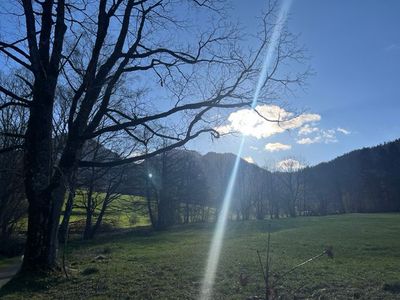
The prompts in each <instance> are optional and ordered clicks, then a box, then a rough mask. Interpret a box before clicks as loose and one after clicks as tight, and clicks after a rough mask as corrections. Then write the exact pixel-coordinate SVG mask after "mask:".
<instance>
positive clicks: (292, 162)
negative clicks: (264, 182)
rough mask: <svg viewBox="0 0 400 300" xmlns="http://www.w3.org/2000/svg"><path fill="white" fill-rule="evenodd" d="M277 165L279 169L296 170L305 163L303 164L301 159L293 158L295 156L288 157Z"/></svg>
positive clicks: (301, 167) (285, 170)
mask: <svg viewBox="0 0 400 300" xmlns="http://www.w3.org/2000/svg"><path fill="white" fill-rule="evenodd" d="M276 167H277V169H278V170H279V171H282V172H295V171H298V170H300V169H303V168H304V167H305V165H303V164H302V163H301V162H300V161H298V160H296V159H293V158H287V159H284V160H281V161H279V162H278V163H277V164H276Z"/></svg>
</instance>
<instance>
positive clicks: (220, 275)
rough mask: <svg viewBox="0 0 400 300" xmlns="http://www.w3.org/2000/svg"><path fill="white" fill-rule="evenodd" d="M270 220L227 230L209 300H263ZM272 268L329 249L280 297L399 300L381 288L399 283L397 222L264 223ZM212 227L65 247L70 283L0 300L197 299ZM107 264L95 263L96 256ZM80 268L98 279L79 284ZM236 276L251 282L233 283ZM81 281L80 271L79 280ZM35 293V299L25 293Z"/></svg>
mask: <svg viewBox="0 0 400 300" xmlns="http://www.w3.org/2000/svg"><path fill="white" fill-rule="evenodd" d="M269 223H270V222H269V221H248V222H233V223H229V224H228V230H227V235H226V238H225V242H224V245H223V249H222V254H221V260H220V267H219V269H218V272H217V276H216V283H215V294H214V296H215V299H241V300H242V299H246V297H248V296H254V295H262V294H263V284H262V276H261V273H260V271H259V265H258V262H257V256H256V249H258V250H262V249H264V248H265V245H266V237H267V228H268V226H269ZM271 230H272V234H271V243H272V259H273V260H272V269H273V271H282V270H287V269H288V268H290V267H291V266H293V265H295V264H297V263H299V262H301V261H303V260H304V259H307V258H309V257H311V256H313V255H315V254H318V253H320V252H321V251H322V250H323V249H324V248H325V247H326V246H328V245H331V246H333V251H334V254H335V258H334V259H333V260H331V259H328V258H326V257H324V258H321V259H319V260H316V261H314V262H312V263H310V264H307V265H306V266H304V267H303V268H301V269H299V270H297V271H296V272H294V273H292V274H290V275H289V276H288V277H287V279H286V280H285V281H283V282H282V284H280V285H279V286H277V288H278V292H279V293H280V294H281V295H287V296H288V297H289V296H290V297H291V298H290V299H293V296H294V295H296V296H298V297H308V298H313V299H333V298H336V299H353V298H360V299H397V298H400V294H395V293H392V292H389V291H387V290H385V288H384V287H385V284H394V285H396V284H398V283H400V274H399V271H398V270H400V252H399V249H400V240H399V239H398V233H399V232H400V215H399V214H371V215H340V216H328V217H305V218H293V219H281V220H274V221H272V223H271ZM212 231H213V226H212V225H210V224H205V225H189V226H184V227H181V228H180V227H178V228H175V229H173V230H171V231H169V232H162V233H152V234H150V235H148V234H147V233H142V234H141V236H138V235H137V234H133V233H129V234H128V233H127V234H123V235H114V236H107V235H103V236H101V237H99V238H98V239H96V240H94V241H90V242H73V243H72V244H70V249H69V253H68V255H67V261H68V263H69V264H71V268H72V269H76V271H73V273H72V277H71V279H70V280H67V279H65V278H62V277H59V278H57V279H56V280H54V279H52V278H48V277H47V278H42V279H37V280H36V281H34V282H32V281H30V280H31V279H29V281H28V282H27V283H24V284H18V285H15V286H14V287H13V286H10V287H9V288H14V289H15V293H14V294H11V295H7V296H4V295H3V296H4V299H24V298H32V299H63V297H65V298H67V299H87V298H96V299H196V297H197V296H198V294H199V289H200V284H201V280H202V275H203V272H204V268H205V263H206V260H207V251H208V248H209V243H210V240H211V236H212ZM103 253H106V254H104V255H105V256H106V259H105V260H96V259H95V257H96V256H97V255H99V254H103ZM88 268H96V269H98V272H97V273H96V272H95V273H93V274H90V275H86V276H84V275H82V272H84V271H85V270H86V269H88ZM241 272H244V273H246V274H249V275H250V280H249V283H248V284H247V285H246V286H241V285H240V284H239V283H238V279H239V275H240V273H241ZM84 273H85V272H84ZM32 287H35V288H34V289H35V290H34V291H32V290H30V288H32Z"/></svg>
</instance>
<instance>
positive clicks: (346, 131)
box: [336, 127, 351, 135]
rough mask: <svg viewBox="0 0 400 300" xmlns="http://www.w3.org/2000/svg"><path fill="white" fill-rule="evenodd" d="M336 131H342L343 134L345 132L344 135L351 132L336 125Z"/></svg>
mask: <svg viewBox="0 0 400 300" xmlns="http://www.w3.org/2000/svg"><path fill="white" fill-rule="evenodd" d="M336 130H337V131H338V132H340V133H343V134H345V135H349V134H350V133H351V131H349V130H347V129H344V128H341V127H338V129H336Z"/></svg>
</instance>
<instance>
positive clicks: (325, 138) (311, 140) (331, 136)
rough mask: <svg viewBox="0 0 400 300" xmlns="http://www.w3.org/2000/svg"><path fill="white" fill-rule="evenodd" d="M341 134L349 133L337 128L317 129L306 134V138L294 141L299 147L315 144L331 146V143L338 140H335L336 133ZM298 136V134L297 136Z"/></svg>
mask: <svg viewBox="0 0 400 300" xmlns="http://www.w3.org/2000/svg"><path fill="white" fill-rule="evenodd" d="M339 129H342V130H344V131H346V132H347V133H344V132H343V131H342V130H339ZM337 132H341V133H343V134H350V132H349V131H347V130H345V129H343V128H338V129H319V128H317V130H314V131H313V133H310V134H307V135H308V137H304V138H301V139H298V140H297V141H296V143H297V144H300V145H310V144H315V143H325V144H331V143H337V142H338V139H337V138H336V133H337ZM299 135H300V134H299Z"/></svg>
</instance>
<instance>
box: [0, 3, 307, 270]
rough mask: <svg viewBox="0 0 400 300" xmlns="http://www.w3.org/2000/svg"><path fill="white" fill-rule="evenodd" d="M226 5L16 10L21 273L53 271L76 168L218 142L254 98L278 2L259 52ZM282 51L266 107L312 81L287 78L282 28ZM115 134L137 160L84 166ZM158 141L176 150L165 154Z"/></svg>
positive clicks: (292, 46)
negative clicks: (226, 122) (219, 126)
mask: <svg viewBox="0 0 400 300" xmlns="http://www.w3.org/2000/svg"><path fill="white" fill-rule="evenodd" d="M220 3H221V1H201V2H200V1H195V0H193V1H191V0H186V1H183V0H182V1H168V0H140V1H139V0H128V1H123V0H114V1H107V0H100V1H97V2H96V1H85V0H81V1H68V0H59V1H54V0H43V1H32V0H22V1H14V3H13V4H15V5H12V6H10V9H9V10H8V11H10V10H11V13H10V15H9V17H8V20H7V22H12V24H15V26H16V27H18V28H17V29H18V30H17V31H16V33H15V35H14V36H13V35H12V34H10V35H9V36H7V37H6V38H2V39H1V41H0V52H1V53H2V55H3V56H4V57H6V58H7V60H8V69H9V70H10V74H9V75H10V76H12V75H14V72H13V70H14V69H15V68H16V67H17V66H18V67H22V68H24V69H26V71H27V72H28V73H29V74H30V76H28V77H23V76H22V77H21V76H20V77H18V78H19V80H22V81H23V82H24V83H25V84H26V86H27V87H29V89H30V92H29V93H27V94H26V93H17V92H13V91H11V90H9V89H8V88H7V87H5V86H3V85H2V86H0V92H1V93H3V94H4V95H7V96H9V97H10V98H11V99H12V100H11V101H10V102H9V103H8V104H7V105H9V106H20V107H25V108H26V109H27V110H28V111H29V120H28V123H27V128H26V131H25V133H24V145H23V146H24V150H25V151H24V182H25V193H26V196H27V199H28V202H29V218H28V232H27V242H26V247H25V256H24V262H23V267H22V270H38V269H48V268H53V267H55V266H56V253H57V252H56V249H57V231H58V224H59V219H60V212H61V208H62V205H63V202H64V195H65V192H66V189H67V187H66V186H67V185H66V183H67V182H69V181H70V180H71V177H72V176H74V175H73V174H74V173H75V171H76V169H77V168H78V167H79V166H81V167H110V166H116V165H122V164H125V163H130V162H135V161H139V160H142V159H144V158H146V157H151V156H154V155H157V154H159V153H162V152H163V151H166V150H170V149H173V148H175V147H179V146H182V145H184V144H185V143H186V142H188V141H189V140H191V139H193V138H196V137H197V136H199V135H200V134H203V133H209V134H212V135H213V136H215V137H218V132H217V131H216V130H215V129H214V124H212V123H210V122H209V120H210V118H209V117H210V116H211V114H212V109H213V108H218V109H222V108H235V107H242V106H246V105H249V104H250V103H251V98H252V94H253V93H252V89H253V86H254V81H255V80H256V78H257V77H258V72H259V69H260V65H261V63H262V62H261V61H262V58H263V54H264V52H265V50H266V48H267V47H268V45H269V41H270V38H271V34H272V28H273V24H274V23H275V22H276V14H275V12H276V6H274V5H271V6H270V8H269V10H268V11H267V12H266V14H265V18H264V19H263V20H262V21H263V23H262V24H263V27H262V30H261V31H260V35H259V36H258V37H259V40H258V41H259V46H258V48H257V49H254V50H253V51H250V52H246V51H242V50H241V44H240V43H239V37H240V32H239V31H238V30H237V29H236V27H235V26H232V24H225V25H223V24H224V22H223V19H222V18H223V14H222V13H221V12H222V10H223V7H222V6H221V5H220ZM182 5H183V6H185V7H189V8H190V9H191V11H192V12H193V13H196V12H199V13H202V14H203V15H206V16H210V22H206V24H207V26H200V24H198V23H196V22H193V21H192V22H191V19H190V18H186V19H185V14H183V13H178V12H179V11H182V10H181V6H182ZM179 8H180V9H179ZM211 15H212V16H211ZM212 19H217V22H212ZM185 22H186V23H185ZM213 24H214V25H213ZM221 24H222V25H221ZM271 24H272V25H271ZM186 25H187V26H186ZM204 27H205V28H204ZM21 32H25V33H24V34H22V36H21ZM276 50H277V51H276V53H277V54H276V56H275V57H274V64H273V67H272V69H271V72H270V73H269V74H268V77H267V79H266V81H265V82H264V85H263V93H262V94H261V97H260V98H261V99H263V100H265V101H267V100H268V99H270V97H276V96H277V93H278V92H279V89H281V88H287V87H288V85H290V84H293V83H294V84H298V83H301V82H302V80H303V79H304V75H305V74H304V73H302V74H282V72H280V71H281V68H280V66H281V64H283V63H289V62H290V61H299V60H302V59H303V58H304V57H303V53H302V51H301V49H299V48H298V47H297V46H296V43H295V38H294V37H293V36H292V35H291V34H290V33H289V32H287V30H286V29H285V30H284V31H283V33H282V35H281V37H280V40H279V43H278V46H277V49H276ZM124 83H125V85H124ZM59 86H66V87H68V90H69V95H70V98H69V101H68V104H69V105H68V109H67V113H66V115H65V118H66V120H67V126H66V130H67V134H66V136H65V143H63V146H62V148H61V149H60V155H59V156H57V159H56V160H55V161H53V159H52V158H53V155H52V154H53V153H54V146H53V132H54V118H55V117H56V114H55V103H56V92H57V89H58V87H59ZM121 86H125V89H126V92H125V93H123V95H121V94H120V93H119V91H121ZM127 95H129V96H128V97H127ZM144 129H146V130H147V131H150V132H151V133H152V136H151V137H150V138H146V139H144V138H143V136H142V133H143V131H144ZM109 132H117V133H118V134H116V136H115V142H116V143H118V142H121V141H123V142H124V143H125V146H126V145H130V146H131V147H130V148H131V149H132V151H130V152H131V153H124V154H125V158H118V159H115V160H110V161H108V162H98V161H87V160H84V161H81V152H82V148H83V146H84V144H85V142H86V141H87V140H89V139H93V138H96V137H98V136H101V135H103V134H107V133H109ZM160 139H169V140H170V141H171V143H169V144H168V146H166V147H162V146H161V147H160V143H159V142H158V141H159V140H160ZM138 143H139V144H141V145H142V147H138V146H137V145H138ZM145 145H147V146H148V148H149V149H151V150H150V151H149V152H147V153H144V152H143V151H141V150H143V147H144V146H145ZM124 148H125V147H124ZM132 153H137V155H132Z"/></svg>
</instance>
